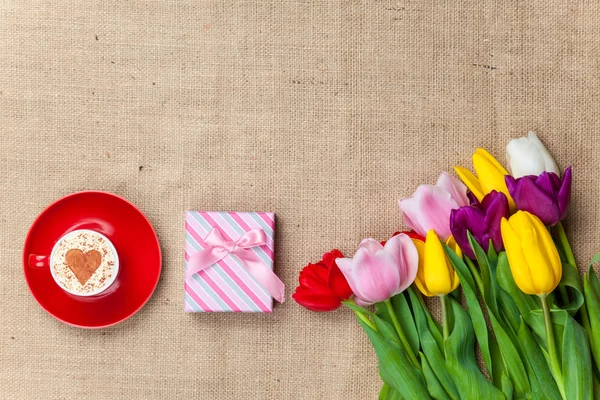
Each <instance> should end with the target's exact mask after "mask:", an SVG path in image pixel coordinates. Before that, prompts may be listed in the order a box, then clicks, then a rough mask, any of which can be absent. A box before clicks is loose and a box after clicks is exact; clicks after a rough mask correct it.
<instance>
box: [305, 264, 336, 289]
mask: <svg viewBox="0 0 600 400" xmlns="http://www.w3.org/2000/svg"><path fill="white" fill-rule="evenodd" d="M327 275H328V272H327V268H326V267H325V266H324V265H323V264H320V263H319V264H308V265H307V266H306V267H304V268H303V269H302V271H300V276H299V277H298V281H299V283H300V286H304V287H306V288H308V289H310V290H313V291H319V292H323V293H329V292H330V291H329V287H328V286H327Z"/></svg>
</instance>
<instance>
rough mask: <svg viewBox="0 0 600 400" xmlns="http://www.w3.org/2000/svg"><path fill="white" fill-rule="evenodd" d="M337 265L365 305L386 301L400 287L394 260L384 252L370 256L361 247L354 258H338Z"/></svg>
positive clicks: (366, 250)
mask: <svg viewBox="0 0 600 400" xmlns="http://www.w3.org/2000/svg"><path fill="white" fill-rule="evenodd" d="M336 263H337V265H338V267H340V270H341V271H342V273H343V274H344V276H345V277H346V280H347V281H348V284H349V285H350V287H351V288H352V291H353V292H354V294H355V296H356V298H357V299H359V300H360V301H362V302H363V304H372V303H376V302H379V301H383V300H386V299H388V298H390V297H391V296H392V295H393V294H395V292H396V290H397V289H398V287H399V286H400V274H399V271H398V268H397V266H396V264H395V262H394V259H393V258H392V257H391V256H390V255H389V254H387V253H386V252H384V251H381V250H380V251H378V252H376V253H375V254H370V253H369V251H368V249H366V248H365V247H359V249H358V250H357V252H356V254H355V255H354V258H352V259H349V258H338V259H337V260H336Z"/></svg>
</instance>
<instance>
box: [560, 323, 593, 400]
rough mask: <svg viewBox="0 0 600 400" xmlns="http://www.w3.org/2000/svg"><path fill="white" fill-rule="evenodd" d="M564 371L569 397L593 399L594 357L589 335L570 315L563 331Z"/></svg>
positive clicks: (580, 399) (566, 390)
mask: <svg viewBox="0 0 600 400" xmlns="http://www.w3.org/2000/svg"><path fill="white" fill-rule="evenodd" d="M562 373H563V378H564V381H565V394H566V396H567V399H578V400H588V399H590V400H591V399H593V378H592V358H591V355H590V348H589V344H588V339H587V335H586V333H585V330H584V329H583V328H582V327H581V325H579V324H578V323H577V322H576V321H575V320H574V319H573V318H572V317H570V316H569V317H567V322H566V324H565V327H564V333H563V345H562Z"/></svg>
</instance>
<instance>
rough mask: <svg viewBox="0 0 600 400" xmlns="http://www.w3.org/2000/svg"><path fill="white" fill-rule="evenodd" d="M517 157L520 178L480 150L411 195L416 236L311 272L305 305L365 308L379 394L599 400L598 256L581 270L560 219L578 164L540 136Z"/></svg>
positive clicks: (375, 245)
mask: <svg viewBox="0 0 600 400" xmlns="http://www.w3.org/2000/svg"><path fill="white" fill-rule="evenodd" d="M507 153H508V165H509V167H510V170H511V172H512V174H511V173H509V172H508V171H507V170H506V169H505V168H504V167H503V166H502V165H501V164H500V163H499V162H498V161H497V160H496V159H495V158H494V157H493V156H492V155H491V154H490V153H488V152H487V151H485V150H484V149H477V150H476V152H475V153H474V154H473V167H474V170H475V174H473V173H472V172H471V171H469V170H468V169H466V168H463V167H455V171H456V173H457V175H458V177H459V178H460V180H459V179H457V178H455V177H453V176H451V175H450V174H448V173H445V172H442V174H441V175H440V177H439V179H438V181H437V183H436V184H435V185H421V186H419V187H418V188H417V190H416V191H415V193H414V194H413V196H412V197H410V198H407V199H403V200H400V202H399V204H400V209H401V210H402V213H403V217H404V222H405V224H406V225H407V226H408V228H409V230H407V231H404V232H397V233H395V234H394V235H393V236H392V237H391V238H390V239H389V240H387V241H385V242H379V241H377V240H375V239H371V238H367V239H364V240H363V241H362V242H361V243H360V245H359V248H358V250H357V251H356V253H355V254H354V257H352V258H346V257H344V256H343V255H342V253H341V252H340V251H338V250H332V251H331V252H329V253H326V254H325V255H324V256H323V258H322V260H321V261H319V262H318V263H316V264H308V265H307V266H306V267H305V268H304V269H303V270H302V271H301V273H300V278H299V283H300V285H299V286H298V288H297V289H296V292H295V293H294V295H293V298H294V299H295V300H296V302H298V303H299V304H301V305H302V306H304V307H306V308H308V309H309V310H312V311H332V310H335V309H337V308H339V307H340V306H342V305H344V306H346V307H347V308H349V309H351V310H352V311H353V312H354V314H355V315H356V317H357V319H358V322H359V324H360V325H361V326H362V328H363V329H364V331H365V333H366V334H367V336H368V337H369V339H370V341H371V343H372V345H373V348H374V350H375V353H376V355H377V357H378V359H379V365H378V367H379V373H380V375H381V378H382V380H383V382H384V384H383V387H382V389H381V392H380V399H407V400H410V399H430V398H433V399H453V400H454V399H481V398H486V399H544V400H545V399H557V400H560V399H565V400H566V399H568V400H572V399H600V370H599V366H600V283H599V281H598V278H597V277H596V274H595V272H594V269H593V264H594V263H597V262H600V255H597V256H595V257H594V258H593V259H592V263H591V264H590V266H589V268H588V271H586V273H585V275H584V276H583V278H581V276H580V274H579V270H578V268H577V264H576V262H575V257H574V255H573V252H572V250H571V246H570V244H569V241H568V239H567V236H566V233H565V230H564V228H563V225H562V221H563V220H564V218H565V217H566V214H567V209H568V206H569V202H570V197H571V181H572V174H571V168H570V167H569V168H567V169H566V170H565V171H564V173H562V174H561V173H560V171H559V169H558V167H557V166H556V164H555V162H554V160H553V159H552V157H551V156H550V154H549V153H548V151H547V149H546V148H545V147H544V146H543V144H542V143H541V142H540V140H539V139H538V137H537V136H536V134H535V133H533V132H531V133H529V135H528V137H526V138H520V139H513V140H511V141H510V143H509V144H508V146H507ZM461 181H462V182H461ZM436 303H437V304H439V308H440V309H441V318H440V320H439V321H438V319H436V318H434V317H433V316H432V314H431V313H430V310H429V309H430V308H431V307H436V305H437V304H436ZM476 354H479V356H480V359H481V360H482V362H481V363H479V362H478V361H477V356H476Z"/></svg>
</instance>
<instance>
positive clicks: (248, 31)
mask: <svg viewBox="0 0 600 400" xmlns="http://www.w3.org/2000/svg"><path fill="white" fill-rule="evenodd" d="M599 9H600V7H599V3H598V2H595V1H594V2H592V1H580V2H573V1H566V0H563V1H556V0H547V1H499V2H498V1H491V0H483V1H479V0H477V1H429V0H418V1H409V0H406V1H398V0H395V1H386V0H383V1H377V0H365V1H346V0H344V1H340V0H323V1H299V0H286V1H232V0H210V1H209V0H204V1H203V0H182V1H176V0H119V1H115V0H106V1H99V0H66V1H48V0H35V1H34V0H1V1H0V134H1V140H2V142H1V144H0V176H1V179H0V185H1V186H0V189H1V190H0V193H1V194H0V218H1V225H0V265H1V268H0V302H1V303H0V304H1V305H0V397H1V398H7V399H8V398H10V399H81V398H84V399H134V398H135V399H138V398H139V399H207V400H212V399H243V400H246V399H326V400H331V399H375V398H376V396H377V393H378V390H379V387H380V384H381V382H380V379H379V377H378V374H377V372H376V359H375V356H374V353H373V351H372V349H371V347H370V345H369V343H368V341H367V339H366V337H365V335H364V334H363V333H362V332H361V331H360V329H359V327H358V325H357V323H356V321H355V320H354V319H353V317H352V316H351V315H350V313H348V312H347V311H344V310H339V311H337V312H334V313H328V314H317V313H311V312H308V311H306V310H304V309H302V308H301V307H299V306H298V305H297V304H295V303H294V302H293V301H291V299H290V298H289V295H290V294H291V293H292V291H293V289H294V287H295V284H296V280H297V276H298V272H299V271H300V269H301V268H302V266H303V265H305V264H306V263H307V262H308V261H311V260H312V261H317V260H318V259H319V258H320V256H321V255H322V253H323V252H325V251H327V250H330V249H331V248H334V247H337V248H339V249H340V250H342V251H343V252H345V253H346V254H347V255H348V256H352V254H353V253H354V250H355V249H356V247H357V245H358V243H359V241H360V240H361V239H362V238H363V237H365V236H372V237H374V238H377V239H386V238H387V237H389V235H390V234H392V233H393V232H394V231H395V230H398V229H399V228H401V226H402V222H401V216H400V212H399V210H398V206H397V200H398V199H399V198H400V197H403V196H407V195H410V194H411V193H412V192H413V190H414V189H415V187H416V185H417V184H419V183H424V182H429V183H434V182H435V180H436V179H437V176H438V174H439V172H440V171H441V170H450V168H451V167H452V166H453V165H454V164H461V165H465V166H470V157H471V153H472V152H473V150H474V149H475V147H476V146H484V147H486V148H487V149H489V150H490V151H491V152H492V153H494V154H496V155H497V156H498V157H499V158H500V160H503V159H504V148H505V145H506V142H507V140H508V138H510V137H514V136H522V135H525V134H526V133H527V131H528V130H530V129H534V130H537V132H538V134H539V136H540V137H541V139H542V140H543V141H544V142H545V143H546V144H547V146H548V147H549V149H550V151H551V152H552V153H553V155H554V156H555V158H556V160H557V162H558V164H559V165H560V167H561V168H564V167H566V166H567V165H568V164H569V163H572V164H573V170H574V179H575V180H574V185H575V186H574V193H573V204H572V206H573V208H572V212H571V213H570V218H569V221H568V224H567V225H568V226H567V229H568V231H569V234H570V236H571V237H572V238H576V242H575V246H574V247H575V251H576V254H577V256H578V261H579V262H580V263H581V264H582V265H583V264H584V262H587V260H589V258H590V257H591V256H592V254H593V253H594V252H596V251H598V250H600V240H599V237H600V233H599V232H600V208H599V206H600V201H599V197H598V193H599V189H600V184H599V183H598V179H599V178H598V172H599V169H598V166H597V162H598V154H600V113H599V103H600V87H599V86H598V84H599V81H600V52H599V50H600V48H599V46H600V25H599V24H598V17H597V16H598V12H599V11H600V10H599ZM84 189H101V190H106V191H110V192H114V193H116V194H119V195H121V196H124V197H126V198H127V199H129V200H131V201H132V202H134V203H135V204H136V205H138V206H139V207H140V208H141V209H142V210H143V211H144V212H145V213H146V214H147V216H148V218H149V219H150V220H151V221H152V223H153V224H154V227H155V228H156V231H157V233H158V236H159V239H160V242H161V244H162V251H163V255H164V263H163V273H162V277H161V280H160V282H159V285H158V288H157V290H156V292H155V294H154V296H153V297H152V299H151V300H150V301H149V303H148V304H147V305H146V306H145V307H144V308H143V309H142V310H141V311H140V312H139V313H138V314H136V315H135V316H134V317H133V318H131V319H129V320H128V321H126V322H124V323H122V324H120V325H117V326H115V327H112V328H109V329H104V330H97V331H85V330H80V329H76V328H71V327H69V326H66V325H64V324H62V323H60V322H58V321H56V320H55V319H53V318H52V317H51V316H49V315H48V314H46V313H45V312H44V311H43V310H42V309H41V307H39V306H38V304H37V303H36V302H35V300H34V299H33V297H32V296H31V294H30V293H29V291H28V289H27V286H26V284H25V280H24V277H23V272H22V266H21V249H22V244H23V240H24V238H25V235H26V232H27V229H28V228H29V226H30V224H31V223H32V221H33V220H34V218H35V217H36V215H37V214H38V213H39V212H40V211H41V210H42V209H43V208H44V207H45V206H46V205H47V204H48V203H50V202H52V201H53V200H56V199H57V198H59V197H61V196H64V195H66V194H68V193H71V192H75V191H79V190H84ZM188 209H201V210H215V211H217V210H223V211H232V210H233V211H263V210H268V211H273V212H275V213H276V215H277V236H276V240H275V242H276V260H275V270H276V271H277V273H278V274H279V276H280V277H281V278H282V280H283V281H284V282H285V283H286V284H287V287H288V301H287V302H286V303H284V304H283V305H277V306H276V307H275V310H274V312H273V313H272V314H236V315H232V314H220V313H219V314H217V313H214V314H192V315H190V314H185V313H184V312H183V254H184V249H183V243H184V237H183V235H184V226H183V220H184V212H185V210H188ZM436 311H437V310H436Z"/></svg>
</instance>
